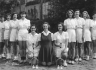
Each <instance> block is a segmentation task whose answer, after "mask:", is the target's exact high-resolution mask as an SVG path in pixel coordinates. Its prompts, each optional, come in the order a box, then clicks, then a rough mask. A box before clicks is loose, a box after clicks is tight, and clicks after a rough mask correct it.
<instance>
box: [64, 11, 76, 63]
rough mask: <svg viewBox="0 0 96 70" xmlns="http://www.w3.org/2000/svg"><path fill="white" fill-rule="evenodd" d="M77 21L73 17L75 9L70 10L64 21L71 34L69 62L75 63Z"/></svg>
mask: <svg viewBox="0 0 96 70" xmlns="http://www.w3.org/2000/svg"><path fill="white" fill-rule="evenodd" d="M76 25H77V24H76V23H75V22H74V19H73V10H68V12H67V19H66V20H65V21H64V26H65V27H66V29H67V32H68V35H69V56H68V58H69V63H71V64H74V59H75V45H76V31H75V30H76Z"/></svg>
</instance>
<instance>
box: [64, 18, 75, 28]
mask: <svg viewBox="0 0 96 70" xmlns="http://www.w3.org/2000/svg"><path fill="white" fill-rule="evenodd" d="M76 25H77V24H76V23H75V21H74V19H66V20H65V21H64V26H66V27H67V29H76Z"/></svg>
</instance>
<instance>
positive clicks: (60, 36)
mask: <svg viewBox="0 0 96 70" xmlns="http://www.w3.org/2000/svg"><path fill="white" fill-rule="evenodd" d="M65 39H69V36H68V33H67V32H64V31H63V32H62V34H60V33H59V32H56V33H54V37H53V40H54V41H56V43H57V44H60V43H64V44H65Z"/></svg>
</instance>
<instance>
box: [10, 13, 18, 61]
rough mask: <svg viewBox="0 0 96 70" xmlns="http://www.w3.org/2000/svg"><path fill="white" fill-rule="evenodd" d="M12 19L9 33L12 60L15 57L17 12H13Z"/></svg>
mask: <svg viewBox="0 0 96 70" xmlns="http://www.w3.org/2000/svg"><path fill="white" fill-rule="evenodd" d="M12 17H13V20H12V23H11V24H10V27H11V33H10V42H11V46H12V48H11V51H12V54H13V60H16V59H17V46H16V41H17V40H16V39H17V34H18V28H17V26H18V19H17V13H13V16H12Z"/></svg>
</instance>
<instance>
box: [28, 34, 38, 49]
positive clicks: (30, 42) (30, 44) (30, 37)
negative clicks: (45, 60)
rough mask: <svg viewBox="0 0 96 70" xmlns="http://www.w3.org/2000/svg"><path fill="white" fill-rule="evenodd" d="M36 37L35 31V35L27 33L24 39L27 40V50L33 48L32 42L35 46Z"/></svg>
mask: <svg viewBox="0 0 96 70" xmlns="http://www.w3.org/2000/svg"><path fill="white" fill-rule="evenodd" d="M38 37H39V34H37V33H35V35H32V34H31V33H29V34H28V35H27V38H26V41H27V48H28V50H30V51H32V50H33V47H32V46H33V44H34V46H36V44H37V42H38Z"/></svg>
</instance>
